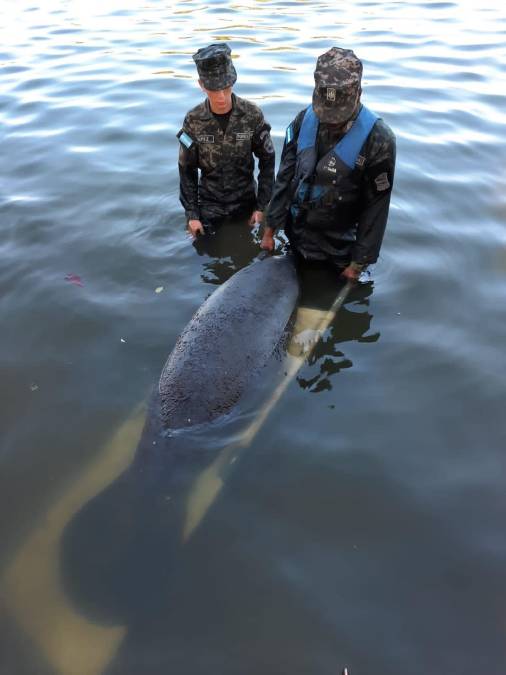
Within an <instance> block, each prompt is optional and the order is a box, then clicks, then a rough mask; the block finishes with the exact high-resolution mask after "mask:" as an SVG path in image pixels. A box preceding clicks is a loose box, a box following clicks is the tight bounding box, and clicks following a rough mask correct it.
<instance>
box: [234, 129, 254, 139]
mask: <svg viewBox="0 0 506 675" xmlns="http://www.w3.org/2000/svg"><path fill="white" fill-rule="evenodd" d="M252 135H253V132H251V131H241V132H239V133H237V134H236V135H235V138H236V140H237V141H249V139H250V138H251V136H252Z"/></svg>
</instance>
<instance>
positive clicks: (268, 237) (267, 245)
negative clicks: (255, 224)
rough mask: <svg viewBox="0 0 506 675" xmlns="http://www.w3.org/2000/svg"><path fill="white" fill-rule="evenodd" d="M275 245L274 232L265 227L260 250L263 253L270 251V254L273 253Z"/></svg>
mask: <svg viewBox="0 0 506 675" xmlns="http://www.w3.org/2000/svg"><path fill="white" fill-rule="evenodd" d="M275 245H276V244H275V241H274V230H273V229H272V228H270V227H266V228H265V229H264V235H263V237H262V241H261V242H260V248H262V249H263V250H264V251H270V252H271V253H272V251H274V247H275Z"/></svg>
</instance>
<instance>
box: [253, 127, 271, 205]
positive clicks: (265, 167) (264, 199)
mask: <svg viewBox="0 0 506 675" xmlns="http://www.w3.org/2000/svg"><path fill="white" fill-rule="evenodd" d="M270 131H271V125H270V124H268V123H267V122H266V121H265V120H264V118H263V116H262V120H261V122H260V124H259V125H258V126H257V128H256V129H255V132H254V134H253V139H252V148H253V152H254V153H255V155H256V156H257V157H258V196H257V206H258V210H259V211H264V210H265V208H266V207H267V204H268V203H269V201H270V198H271V195H272V188H273V185H274V167H275V153H274V145H273V144H272V140H271V133H270Z"/></svg>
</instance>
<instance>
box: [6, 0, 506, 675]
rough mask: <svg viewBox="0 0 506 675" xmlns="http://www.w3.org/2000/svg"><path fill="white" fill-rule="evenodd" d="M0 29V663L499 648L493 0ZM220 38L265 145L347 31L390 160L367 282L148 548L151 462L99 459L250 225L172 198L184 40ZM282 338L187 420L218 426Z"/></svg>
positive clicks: (473, 662) (471, 663) (463, 671)
mask: <svg viewBox="0 0 506 675" xmlns="http://www.w3.org/2000/svg"><path fill="white" fill-rule="evenodd" d="M478 5H479V6H478ZM0 37H1V41H0V45H1V46H0V120H1V127H0V134H1V148H2V159H3V161H2V162H1V165H0V175H1V180H0V223H1V229H0V257H1V261H2V262H1V264H0V316H1V333H0V335H1V338H0V339H1V345H2V349H1V359H2V362H1V376H2V387H1V391H0V428H1V434H2V440H1V446H0V469H1V473H0V512H1V514H2V518H1V530H0V532H1V542H2V545H1V549H0V672H1V673H2V675H3V674H4V673H5V674H6V675H7V674H9V675H11V674H14V673H15V674H16V675H18V674H23V675H24V674H26V675H46V674H48V675H54V674H55V673H58V674H60V673H61V674H64V675H67V674H69V675H81V674H83V675H84V674H86V675H95V674H96V675H98V674H99V673H107V674H108V675H112V674H114V675H125V674H126V673H135V674H136V675H137V674H139V673H142V674H143V675H144V674H158V673H169V672H174V673H178V674H181V675H194V674H195V675H197V674H201V673H202V674H204V673H205V674H206V675H208V674H209V673H220V674H222V675H225V674H230V675H232V674H237V673H241V674H246V673H251V674H252V675H253V673H254V674H255V675H258V674H259V673H262V674H264V675H267V674H272V675H274V674H278V673H290V674H291V675H295V674H296V673H300V674H301V675H302V674H311V675H313V674H316V673H319V674H322V675H324V674H328V675H331V674H334V673H338V672H340V669H342V667H343V666H344V665H348V667H349V670H350V673H351V675H368V674H369V675H372V674H373V673H374V675H382V674H384V675H397V674H398V675H405V674H406V673H409V674H410V675H418V674H420V675H422V674H423V675H427V673H431V674H434V675H436V674H438V675H439V674H445V675H446V674H448V673H452V674H453V673H458V674H459V675H467V674H468V673H469V674H470V673H477V672H479V673H487V675H495V674H497V675H500V674H503V673H504V672H505V670H506V537H505V534H504V527H505V523H506V495H505V491H504V482H505V480H506V471H505V468H506V467H505V459H504V449H505V448H506V432H505V424H504V412H503V409H504V399H505V393H506V385H505V376H506V367H505V360H504V345H505V342H506V321H505V311H504V298H505V292H506V236H505V229H504V222H505V218H506V197H505V195H506V191H505V183H506V173H505V169H504V167H505V166H506V141H505V134H504V128H505V123H506V112H505V111H506V48H505V46H504V45H505V43H506V12H505V10H504V9H503V3H500V2H499V1H496V2H490V1H489V2H487V1H486V0H485V2H483V3H475V2H472V1H471V0H469V1H468V0H461V1H460V2H437V1H436V2H414V1H407V2H384V3H383V2H377V1H376V0H368V1H358V2H353V3H352V2H343V3H338V2H304V1H298V2H281V1H276V0H273V1H269V0H265V1H260V0H256V1H254V0H244V2H241V1H239V2H237V3H228V2H219V1H215V0H211V1H210V2H208V3H207V4H206V3H203V2H202V3H201V2H197V1H194V0H190V1H188V2H184V1H182V2H178V3H176V2H175V3H171V2H155V1H154V0H145V1H144V2H142V3H140V2H138V0H137V1H136V0H126V1H124V2H122V3H116V2H113V1H112V0H103V1H102V2H91V0H90V1H89V2H80V1H78V0H75V1H71V0H61V1H60V2H57V1H56V0H54V1H53V2H45V3H41V6H39V5H36V4H35V3H31V2H25V0H20V1H19V2H15V3H14V2H5V3H3V4H2V5H0ZM225 39H226V40H227V41H228V42H229V44H230V45H231V47H232V50H233V54H234V57H235V59H236V61H235V63H236V68H237V71H238V76H239V79H238V82H237V85H236V91H237V93H238V94H239V95H241V96H244V97H246V98H249V99H251V100H254V101H256V102H257V103H258V104H259V105H261V106H262V108H263V110H264V113H265V115H266V117H267V119H268V120H269V121H270V123H271V125H272V128H273V137H274V140H275V144H276V149H277V150H278V156H279V151H280V149H281V145H282V139H283V136H284V130H285V127H286V125H287V124H288V122H289V121H290V120H291V119H292V118H293V117H294V116H295V114H296V113H297V112H298V111H299V110H300V109H301V108H302V107H304V106H305V105H307V102H308V101H309V100H310V96H311V90H312V72H313V67H314V62H315V59H316V57H317V56H318V55H319V54H320V53H322V52H323V51H325V50H326V49H328V48H329V47H330V46H332V45H334V44H336V45H339V46H346V47H352V48H353V49H354V50H355V51H356V53H357V54H358V55H359V56H360V57H361V58H362V60H363V61H364V102H366V104H367V105H368V106H369V107H370V108H372V109H373V110H374V111H375V112H377V113H378V114H380V115H382V116H383V117H384V118H385V120H386V121H387V122H388V123H389V124H390V126H391V127H392V128H393V129H394V131H395V132H396V135H397V140H398V162H397V172H396V186H395V192H394V197H393V202H392V207H391V215H390V220H389V225H388V230H387V235H386V238H385V242H384V246H383V249H382V254H381V259H380V261H379V263H378V264H377V265H376V266H375V268H374V269H373V270H372V275H371V278H370V281H369V283H367V284H366V285H364V286H363V287H362V288H361V289H360V291H357V292H355V293H354V294H353V295H352V296H350V298H349V301H348V302H347V304H346V305H345V306H344V307H343V308H342V310H341V311H340V312H339V314H338V316H337V318H336V319H335V321H334V322H333V323H332V325H331V327H330V328H329V330H328V331H327V332H326V333H325V336H324V338H323V340H322V342H321V343H320V345H319V346H318V347H317V349H316V351H315V352H314V354H313V356H312V357H311V358H310V359H309V360H308V361H307V362H306V363H305V364H304V365H303V367H302V368H301V370H300V371H299V373H298V375H297V377H296V378H295V379H294V380H293V381H292V382H291V383H290V385H289V386H288V387H287V389H286V391H285V392H284V393H283V395H282V396H281V398H280V400H279V402H278V403H277V405H276V406H275V408H274V410H273V411H272V412H271V415H270V416H269V418H268V421H267V423H266V424H265V425H263V426H262V427H261V429H260V430H259V432H258V433H257V435H256V436H255V437H254V438H253V440H252V442H251V444H250V445H249V447H248V448H247V449H246V450H243V451H242V452H241V453H240V455H239V458H238V459H239V461H236V462H235V463H234V465H233V468H232V469H229V470H228V472H226V475H224V476H222V477H223V479H224V480H223V483H222V484H220V488H219V489H218V490H217V493H216V499H215V500H214V501H213V502H212V505H211V508H210V509H209V510H208V511H207V513H206V515H205V517H204V519H203V521H202V522H201V523H200V525H199V527H198V529H197V530H196V531H195V534H194V535H193V536H192V537H191V538H189V541H187V543H186V544H185V545H180V546H179V547H176V549H174V548H173V546H172V544H171V543H170V542H169V539H170V531H171V530H170V523H171V519H170V517H168V516H167V519H166V520H165V513H166V512H165V510H164V509H165V506H164V504H163V499H164V498H165V496H166V495H164V493H163V480H164V473H163V471H164V466H163V461H161V460H159V459H158V460H157V461H160V473H159V475H158V478H156V479H153V475H152V473H151V474H150V480H151V481H153V480H155V486H156V489H154V492H150V486H152V485H153V482H151V483H150V482H149V481H146V484H145V485H143V484H142V480H141V481H136V482H135V488H133V487H132V485H131V484H132V482H133V481H130V483H128V484H129V485H130V487H129V489H130V490H133V489H135V490H138V491H139V494H141V496H142V499H140V498H139V500H138V501H132V497H131V495H132V492H128V490H126V489H124V485H126V484H127V481H126V480H124V479H118V478H117V477H118V476H119V475H121V474H122V472H126V473H124V474H123V475H126V476H129V475H131V474H129V473H128V472H129V471H130V469H129V464H130V461H131V459H132V457H133V454H134V451H135V447H136V444H137V440H138V438H139V434H140V428H141V426H142V419H143V414H144V413H143V408H142V405H143V404H145V402H146V401H147V398H148V393H149V390H150V388H151V386H152V385H153V383H154V382H155V381H156V379H157V377H158V374H159V372H160V369H161V367H162V365H163V363H164V361H165V358H166V356H167V354H168V353H169V351H170V350H171V349H172V346H173V345H174V342H175V340H176V337H177V336H178V334H179V333H180V332H181V330H182V329H183V327H184V326H185V324H186V323H187V321H188V320H189V319H190V317H191V316H192V314H193V313H194V311H195V310H196V309H197V308H198V306H199V305H200V304H201V302H202V301H203V300H204V299H205V298H206V297H207V296H208V295H209V293H210V292H211V291H212V290H213V289H214V288H215V286H216V284H217V283H220V282H221V281H223V280H224V279H225V278H227V277H228V276H229V275H230V273H231V272H232V271H233V270H234V269H237V268H238V267H241V266H243V265H245V264H247V263H248V262H249V261H250V260H252V259H253V258H254V257H255V255H256V254H257V253H258V242H257V241H256V240H255V238H254V236H253V237H250V235H249V234H248V233H247V232H246V233H244V232H241V233H231V235H230V237H226V238H224V239H225V241H222V242H220V241H218V242H217V244H216V250H215V251H211V255H208V254H206V253H204V254H203V255H198V253H197V251H196V250H195V249H194V247H193V246H192V245H191V243H190V242H189V241H188V239H187V237H186V235H185V232H184V222H183V214H182V210H181V208H180V205H179V202H178V176H177V140H176V138H175V133H176V132H177V131H178V129H179V128H180V124H181V121H182V118H183V116H184V113H185V112H186V110H187V109H189V108H190V107H192V106H193V105H196V104H197V103H198V102H199V100H200V93H199V90H198V87H197V85H196V81H195V72H194V65H193V61H192V59H191V54H192V53H193V52H194V51H195V50H196V49H197V48H199V47H201V46H203V45H205V44H208V43H210V42H212V41H217V40H225ZM67 275H76V276H74V277H68V278H67V279H66V277H67ZM76 277H78V279H76ZM69 279H70V280H69ZM72 279H73V280H74V283H73V282H72ZM79 281H80V284H81V285H80V284H79V283H76V282H79ZM160 287H163V289H162V290H161V292H155V291H156V289H158V290H160ZM326 293H327V295H329V293H330V291H329V289H328V288H327V289H326ZM330 295H331V293H330ZM279 367H280V365H279V363H278V362H277V361H276V362H273V363H272V364H271V365H270V367H269V368H268V369H267V370H266V371H265V373H264V374H263V375H262V377H261V379H260V381H258V380H257V381H256V382H255V383H254V386H253V390H254V391H253V393H252V394H251V396H250V398H249V399H248V400H247V401H246V402H245V403H244V405H243V407H242V408H241V411H240V412H239V413H238V417H236V418H235V419H234V420H232V423H231V426H230V425H228V426H227V425H225V426H223V427H220V426H219V425H218V426H217V427H216V428H215V429H214V430H213V432H212V434H211V435H210V436H208V437H207V438H204V439H202V438H200V439H195V438H194V439H192V442H193V443H194V444H197V445H198V446H199V448H200V449H201V450H202V448H203V451H204V452H208V453H209V457H218V456H219V452H220V449H222V448H223V447H226V446H227V443H229V442H230V439H231V438H232V436H233V434H234V433H236V431H237V429H236V428H235V426H234V425H236V426H240V424H239V423H240V422H242V421H244V422H248V421H250V420H251V419H254V418H255V415H256V414H257V413H258V412H259V411H260V410H261V406H262V403H261V401H262V400H265V398H266V397H268V395H269V392H270V391H271V389H273V388H274V387H275V385H276V376H275V375H276V372H277V370H276V369H279ZM281 367H282V366H281ZM255 392H256V394H255ZM139 405H140V406H141V410H140V412H139ZM162 459H163V458H162ZM122 481H123V482H122ZM136 494H137V493H136ZM90 500H91V501H90ZM100 500H101V501H100ZM167 503H170V500H169V501H168V502H167ZM86 504H98V505H99V506H100V505H102V506H100V508H99V507H98V506H97V509H96V510H95V511H93V509H92V508H91V507H89V508H90V513H92V515H93V514H95V515H93V518H94V519H95V520H93V518H92V520H91V521H90V522H91V523H95V526H93V527H92V526H88V528H84V529H83V530H82V531H81V533H80V534H79V531H78V530H77V529H76V530H73V529H72V528H73V524H75V523H77V522H79V518H78V515H77V514H79V513H82V509H83V507H84V505H86ZM137 507H138V508H137ZM84 508H86V507H84ZM167 508H168V507H167ZM107 518H113V520H112V521H111V522H112V523H113V524H114V525H113V526H111V528H110V529H109V530H108V529H107V527H101V526H100V524H101V523H103V522H106V523H107V522H108V521H107ZM164 528H165V529H164ZM133 529H135V530H136V531H141V532H143V531H144V529H145V531H146V538H145V540H144V539H142V538H140V539H134V540H132V541H135V542H139V541H145V545H143V546H136V547H134V546H133V545H132V541H131V540H130V539H129V535H130V532H131V530H133ZM74 531H76V532H77V533H78V535H79V536H78V535H75V536H74V535H73V534H72V532H74ZM104 532H105V533H106V534H104ZM107 532H109V535H108V534H107ZM120 535H121V536H120ZM69 538H70V540H72V542H73V543H72V547H71V548H72V551H71V553H72V555H70V554H69V553H68V551H67V552H66V553H65V551H66V549H65V542H67V541H69ZM169 544H170V545H169ZM62 552H63V554H62ZM102 559H103V568H104V569H107V570H108V571H107V575H109V576H107V575H106V576H105V577H103V576H100V575H98V576H94V575H93V574H91V573H90V574H88V570H89V569H91V568H93V565H97V564H98V565H99V566H100V562H101V560H102ZM176 559H177V564H176V562H175V560H176ZM69 560H70V562H69ZM97 560H98V561H99V562H98V563H97ZM88 563H89V564H88ZM116 568H117V575H116V574H115V573H114V570H115V569H116ZM93 569H95V568H93ZM97 574H98V573H97ZM104 579H105V581H104ZM101 584H102V585H101Z"/></svg>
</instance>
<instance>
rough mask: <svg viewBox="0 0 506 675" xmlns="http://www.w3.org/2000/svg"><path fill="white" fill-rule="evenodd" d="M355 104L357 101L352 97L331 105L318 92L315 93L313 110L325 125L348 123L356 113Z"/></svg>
mask: <svg viewBox="0 0 506 675" xmlns="http://www.w3.org/2000/svg"><path fill="white" fill-rule="evenodd" d="M355 104H356V100H355V99H354V97H351V96H346V98H344V99H342V100H338V101H334V102H332V103H329V102H328V101H326V100H324V99H322V98H321V97H320V96H319V94H318V93H317V92H316V91H314V92H313V110H314V112H315V115H316V116H317V117H318V119H319V120H320V122H323V123H324V124H343V123H344V122H347V121H348V120H349V119H350V118H351V116H352V115H353V113H354V112H355Z"/></svg>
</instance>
